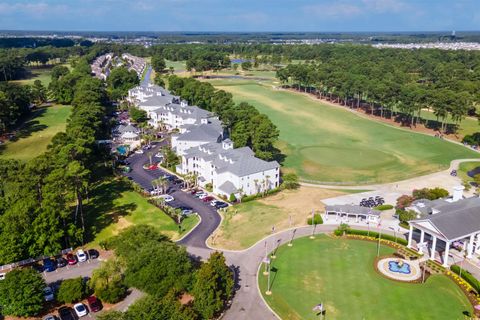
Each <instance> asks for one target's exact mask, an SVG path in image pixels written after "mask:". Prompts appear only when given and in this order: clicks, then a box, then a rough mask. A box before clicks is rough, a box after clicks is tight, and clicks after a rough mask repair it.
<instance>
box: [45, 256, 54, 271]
mask: <svg viewBox="0 0 480 320" xmlns="http://www.w3.org/2000/svg"><path fill="white" fill-rule="evenodd" d="M43 269H44V270H45V271H47V272H52V271H55V269H57V266H56V264H55V263H54V262H53V260H52V259H50V258H47V259H43Z"/></svg>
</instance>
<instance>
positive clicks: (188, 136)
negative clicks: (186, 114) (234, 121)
mask: <svg viewBox="0 0 480 320" xmlns="http://www.w3.org/2000/svg"><path fill="white" fill-rule="evenodd" d="M221 138H222V132H221V131H219V130H218V128H215V127H214V126H211V125H209V124H201V125H198V126H195V127H191V130H190V131H188V132H185V133H182V134H180V135H178V138H177V141H206V142H218V141H220V139H221Z"/></svg>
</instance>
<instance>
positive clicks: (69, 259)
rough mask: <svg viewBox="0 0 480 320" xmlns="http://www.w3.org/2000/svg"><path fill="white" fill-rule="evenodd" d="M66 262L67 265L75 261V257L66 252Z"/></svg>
mask: <svg viewBox="0 0 480 320" xmlns="http://www.w3.org/2000/svg"><path fill="white" fill-rule="evenodd" d="M67 262H68V264H69V265H73V264H76V263H77V257H75V255H74V254H73V253H69V254H67Z"/></svg>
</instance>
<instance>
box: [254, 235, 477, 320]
mask: <svg viewBox="0 0 480 320" xmlns="http://www.w3.org/2000/svg"><path fill="white" fill-rule="evenodd" d="M380 252H381V255H386V254H391V253H392V252H393V249H391V248H388V247H383V246H382V248H381V251H380ZM375 255H376V244H375V243H372V242H364V241H356V240H337V239H331V238H328V237H326V236H320V237H317V238H316V239H315V240H311V239H308V238H302V239H299V240H296V241H295V242H294V244H293V247H292V248H289V247H287V246H282V247H280V248H279V250H278V251H277V259H275V260H273V268H275V269H276V270H277V272H273V273H272V279H273V280H272V281H273V285H272V292H273V294H272V295H271V296H264V297H265V298H266V300H267V301H268V302H269V304H270V306H272V307H273V309H274V310H275V311H276V312H277V313H278V314H279V315H280V316H281V317H282V318H283V319H318V318H319V317H318V316H316V315H315V312H313V311H312V308H313V306H315V305H316V304H318V303H320V302H323V303H324V305H325V308H326V314H325V317H326V318H327V319H391V320H393V319H402V320H403V319H452V320H453V319H464V316H463V314H462V312H463V311H469V312H472V308H471V305H470V303H469V301H468V300H467V298H466V297H465V295H464V294H463V293H462V291H461V290H460V289H459V288H458V287H457V286H456V285H455V284H454V283H453V282H452V281H451V280H450V279H448V278H447V277H446V276H432V277H430V278H429V279H428V280H427V282H426V283H425V284H409V283H399V282H394V281H391V280H388V279H386V278H383V277H382V276H380V275H378V274H377V273H376V272H375V271H374V269H373V266H372V264H373V260H374V258H375ZM259 283H260V288H261V291H262V293H263V292H265V291H266V277H265V276H264V275H262V273H261V272H260V273H259Z"/></svg>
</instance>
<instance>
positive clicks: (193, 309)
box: [90, 225, 234, 320]
mask: <svg viewBox="0 0 480 320" xmlns="http://www.w3.org/2000/svg"><path fill="white" fill-rule="evenodd" d="M107 246H108V247H109V248H110V249H113V250H115V258H112V259H115V260H112V261H109V262H108V263H109V264H110V265H108V264H103V265H102V266H101V267H100V269H97V270H95V271H94V273H93V275H92V279H91V281H90V285H91V286H92V288H93V289H94V290H95V293H96V294H97V295H98V293H100V295H99V296H100V298H102V299H104V298H105V297H111V296H112V295H113V296H116V297H117V298H121V295H118V290H117V289H118V288H122V287H123V288H126V287H135V288H137V289H140V290H141V291H143V292H145V293H146V294H147V295H146V296H145V297H144V298H142V299H140V300H138V301H137V302H135V303H134V304H132V305H131V306H130V307H129V308H128V310H127V311H126V312H116V311H113V312H106V313H104V314H103V315H101V316H100V319H102V320H108V319H115V320H119V319H123V320H137V319H138V320H140V319H141V320H144V319H152V320H154V319H178V320H181V319H185V320H195V319H212V318H214V317H217V316H218V315H219V314H220V313H221V312H222V311H223V310H224V308H225V306H226V305H227V302H228V300H229V299H230V298H231V297H232V294H233V284H234V283H233V273H232V271H231V270H230V269H229V268H228V267H227V265H226V264H225V258H224V257H223V254H222V253H218V252H216V253H212V254H211V256H210V258H209V259H208V260H207V261H206V262H204V263H202V262H200V261H198V260H195V259H192V258H191V257H190V256H189V255H188V253H187V252H186V249H185V248H184V247H181V246H178V245H176V244H175V243H173V242H171V241H170V240H169V239H168V238H167V237H166V236H164V235H162V234H160V233H159V232H158V231H157V230H156V229H155V228H154V227H151V226H146V225H139V226H134V227H130V228H128V229H126V230H124V231H123V232H122V233H120V234H119V235H118V236H116V237H114V238H112V239H110V240H109V241H108V244H107ZM113 265H116V267H113ZM112 279H116V280H115V283H116V285H113V286H112V285H109V284H111V283H112V281H111V280H112ZM123 293H125V291H124V292H123ZM102 295H103V296H102ZM182 297H183V298H184V299H181V298H182ZM182 300H183V301H182ZM104 301H107V300H105V299H104ZM117 301H118V299H115V300H113V301H109V302H117Z"/></svg>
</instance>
